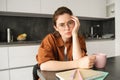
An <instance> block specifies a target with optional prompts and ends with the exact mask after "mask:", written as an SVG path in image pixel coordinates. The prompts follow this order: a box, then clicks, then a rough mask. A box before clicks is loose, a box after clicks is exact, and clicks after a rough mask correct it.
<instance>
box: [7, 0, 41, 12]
mask: <svg viewBox="0 0 120 80" xmlns="http://www.w3.org/2000/svg"><path fill="white" fill-rule="evenodd" d="M7 11H13V12H30V13H40V0H7Z"/></svg>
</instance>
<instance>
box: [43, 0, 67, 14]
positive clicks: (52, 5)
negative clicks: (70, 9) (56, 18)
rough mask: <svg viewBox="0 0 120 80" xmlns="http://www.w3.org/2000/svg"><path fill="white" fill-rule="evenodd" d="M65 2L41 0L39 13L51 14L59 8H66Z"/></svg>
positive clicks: (60, 0)
mask: <svg viewBox="0 0 120 80" xmlns="http://www.w3.org/2000/svg"><path fill="white" fill-rule="evenodd" d="M67 3H68V1H67V0H41V13H45V14H53V13H54V11H55V10H56V9H57V8H58V7H60V6H67Z"/></svg>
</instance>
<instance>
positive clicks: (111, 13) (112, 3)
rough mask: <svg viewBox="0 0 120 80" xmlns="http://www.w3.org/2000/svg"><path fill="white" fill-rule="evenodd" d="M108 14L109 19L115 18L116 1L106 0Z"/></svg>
mask: <svg viewBox="0 0 120 80" xmlns="http://www.w3.org/2000/svg"><path fill="white" fill-rule="evenodd" d="M106 14H107V17H114V16H115V0H106Z"/></svg>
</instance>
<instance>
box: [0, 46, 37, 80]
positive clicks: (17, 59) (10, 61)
mask: <svg viewBox="0 0 120 80" xmlns="http://www.w3.org/2000/svg"><path fill="white" fill-rule="evenodd" d="M38 48H39V45H27V46H8V47H0V80H33V75H32V69H33V65H34V64H36V63H37V61H36V54H37V52H38Z"/></svg>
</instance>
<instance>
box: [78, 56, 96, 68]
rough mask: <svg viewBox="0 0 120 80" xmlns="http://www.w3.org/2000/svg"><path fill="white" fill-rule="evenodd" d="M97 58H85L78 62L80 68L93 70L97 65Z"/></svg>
mask: <svg viewBox="0 0 120 80" xmlns="http://www.w3.org/2000/svg"><path fill="white" fill-rule="evenodd" d="M95 59H96V56H95V55H92V56H85V57H83V58H81V59H79V60H78V66H79V68H92V67H93V66H94V63H95Z"/></svg>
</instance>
